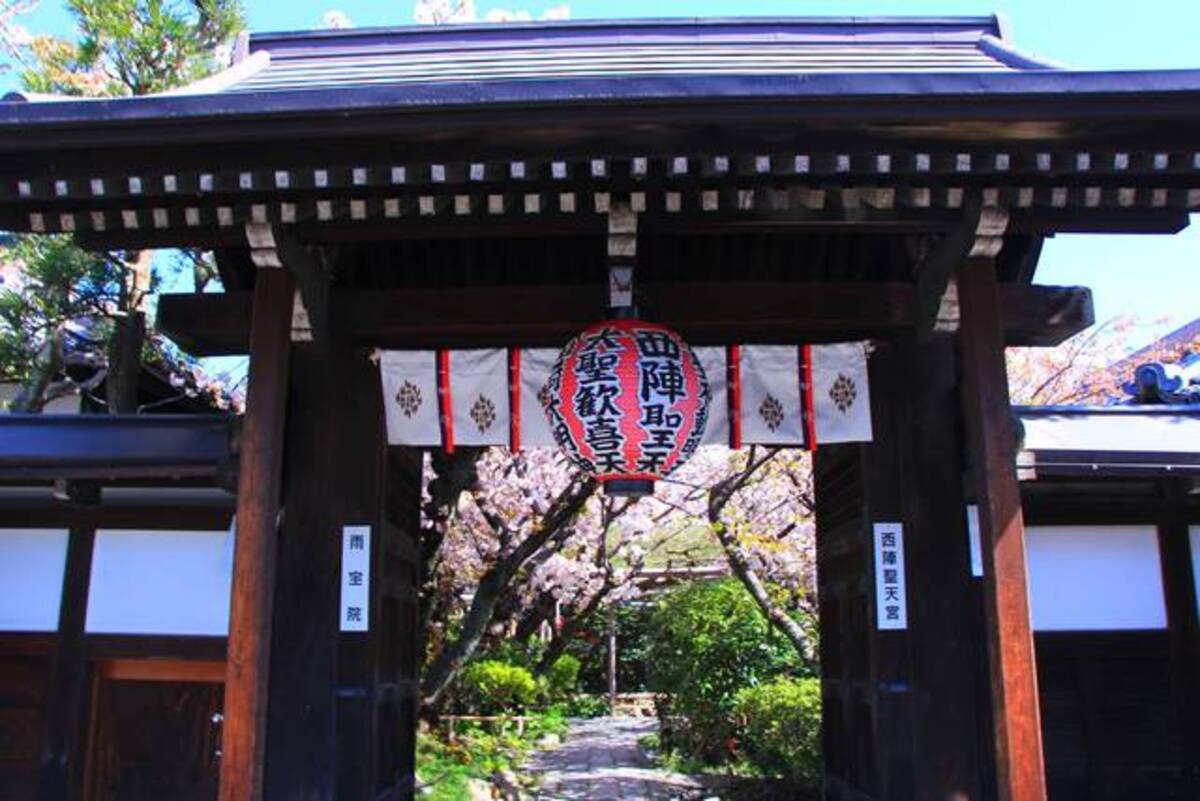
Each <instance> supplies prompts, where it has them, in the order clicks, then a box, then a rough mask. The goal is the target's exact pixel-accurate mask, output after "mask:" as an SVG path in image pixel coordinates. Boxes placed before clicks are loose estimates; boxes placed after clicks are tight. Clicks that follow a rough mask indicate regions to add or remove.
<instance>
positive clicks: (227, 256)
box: [0, 18, 1200, 801]
mask: <svg viewBox="0 0 1200 801" xmlns="http://www.w3.org/2000/svg"><path fill="white" fill-rule="evenodd" d="M6 100H7V101H8V102H5V103H3V104H0V153H2V154H3V159H0V228H3V229H7V230H11V231H27V232H37V233H56V232H64V233H71V234H73V235H74V236H75V237H76V239H77V240H78V241H80V242H82V243H83V244H85V245H87V246H91V247H95V248H126V249H140V248H163V247H199V248H209V249H213V250H214V251H215V252H216V254H217V258H218V265H219V268H220V272H221V278H222V281H223V284H224V288H225V292H224V293H223V294H203V295H177V296H176V295H168V296H165V297H163V298H162V299H161V301H160V303H159V307H158V327H159V328H160V329H161V330H162V331H164V332H166V333H167V334H168V335H169V336H171V337H172V338H174V340H175V341H176V342H177V343H178V344H179V345H180V346H181V347H183V348H184V349H185V350H187V351H189V352H191V353H193V354H195V355H219V354H245V353H248V354H249V356H250V368H249V369H250V378H249V397H248V408H247V412H246V415H245V419H244V425H243V426H242V429H241V433H240V439H239V443H238V444H239V453H240V470H239V477H238V492H237V504H236V511H237V542H236V557H235V567H234V578H233V589H232V610H231V618H230V626H229V636H228V647H227V661H226V665H227V667H226V673H225V699H224V732H223V757H222V762H221V771H220V799H221V801H258V800H259V799H261V798H266V799H268V800H269V801H284V800H285V799H288V800H290V799H301V798H303V799H310V798H322V799H335V798H336V799H339V801H353V800H354V799H364V800H365V799H386V798H402V797H408V796H409V795H411V793H412V761H411V760H412V743H413V739H412V738H413V735H414V731H415V705H416V684H415V681H414V678H415V675H414V670H415V665H416V653H415V651H414V642H415V636H414V635H415V626H416V617H415V608H416V607H415V602H416V596H415V587H416V564H417V547H418V545H417V543H416V542H415V539H414V538H415V531H416V528H417V514H418V511H417V510H418V504H419V497H420V496H419V484H420V468H419V460H418V459H417V458H416V455H415V453H414V452H404V451H391V452H389V450H388V449H387V446H386V437H385V435H384V431H383V419H384V418H383V412H382V406H381V403H382V401H381V398H380V392H379V379H378V373H377V370H376V368H375V367H374V366H373V365H372V363H371V361H370V355H371V352H372V350H373V349H375V348H379V347H384V348H431V347H439V348H449V347H473V346H479V347H484V346H500V345H505V346H509V345H521V346H553V345H558V344H561V343H563V342H564V341H565V340H566V339H567V338H568V337H569V335H571V334H572V333H574V332H575V331H577V330H578V329H580V328H581V327H583V326H584V325H586V324H587V323H589V322H591V321H593V320H594V319H595V318H597V317H598V316H599V315H600V314H602V309H603V305H604V298H605V297H606V291H607V286H606V284H607V273H606V269H605V268H606V264H607V260H608V258H609V256H610V253H609V240H608V220H609V211H610V210H611V209H613V208H615V207H617V206H618V205H621V206H623V205H624V204H628V205H629V207H630V208H632V209H633V210H634V211H635V212H637V233H636V248H628V247H625V248H618V249H617V250H618V251H620V252H618V253H616V254H611V255H618V256H621V257H624V258H633V259H634V260H635V261H636V264H637V282H638V283H637V285H638V301H639V305H640V306H641V307H642V308H643V310H644V311H645V313H646V314H647V315H648V316H649V317H650V318H651V319H654V320H656V321H658V322H661V323H664V324H667V325H669V326H672V327H673V328H675V329H676V330H678V331H679V332H680V333H681V334H683V336H684V337H686V338H687V339H688V340H689V341H691V342H693V343H696V344H723V343H729V342H735V341H736V342H748V343H756V342H758V343H790V342H823V341H842V340H850V339H870V340H872V341H874V342H875V343H876V351H875V355H874V357H873V359H872V366H871V370H872V398H873V403H874V406H875V410H874V414H875V441H874V443H872V444H870V445H862V446H858V445H855V446H836V447H830V448H824V449H821V450H820V451H819V452H818V454H817V456H816V489H817V503H818V515H817V516H818V548H819V565H818V567H819V574H820V587H821V629H822V639H823V652H824V655H825V662H824V665H823V670H824V687H825V729H826V761H827V782H826V785H827V797H828V798H830V799H863V800H864V801H865V800H866V799H880V800H882V799H908V798H921V799H950V798H954V799H978V798H992V797H995V798H998V799H1001V801H1040V799H1044V798H1045V797H1046V790H1045V780H1044V770H1043V757H1042V743H1041V729H1040V725H1039V709H1038V700H1037V677H1036V670H1035V664H1034V652H1033V639H1032V636H1031V631H1030V618H1029V609H1028V601H1027V592H1026V565H1025V554H1024V549H1023V545H1022V517H1021V507H1020V496H1019V492H1018V485H1017V479H1016V474H1015V470H1014V447H1015V439H1014V436H1015V435H1014V430H1013V423H1012V418H1011V412H1010V409H1009V405H1008V395H1007V386H1006V377H1005V371H1004V360H1003V356H1004V347H1005V346H1006V345H1052V344H1055V343H1057V342H1059V341H1061V340H1063V339H1064V338H1066V337H1067V336H1069V335H1071V334H1073V333H1075V332H1078V331H1080V330H1082V329H1083V328H1085V327H1087V326H1088V325H1089V324H1091V322H1092V310H1091V300H1090V295H1089V293H1088V291H1087V290H1086V289H1084V288H1077V287H1047V286H1039V285H1036V284H1033V283H1032V279H1033V276H1034V272H1035V268H1036V266H1037V261H1038V255H1039V250H1040V247H1041V243H1042V241H1043V239H1044V238H1045V237H1048V236H1053V235H1055V234H1059V233H1070V232H1091V233H1146V234H1169V233H1174V232H1176V231H1178V230H1180V229H1181V228H1182V227H1184V226H1185V225H1186V224H1187V214H1188V211H1189V210H1190V209H1194V208H1196V207H1198V206H1200V72H1122V73H1106V72H1078V71H1072V70H1066V69H1058V68H1055V67H1053V66H1052V65H1049V64H1045V63H1042V62H1039V61H1037V60H1035V59H1032V58H1030V57H1028V56H1025V55H1023V54H1021V53H1020V52H1018V51H1017V50H1015V49H1014V48H1013V46H1012V43H1011V42H1010V41H1009V39H1008V38H1007V37H1006V35H1005V31H1004V30H1003V29H1002V27H1001V26H1000V25H999V24H998V22H997V21H996V20H994V19H991V18H983V19H974V18H966V19H963V18H955V19H875V20H872V19H860V18H856V19H771V20H714V21H661V22H600V21H581V22H571V23H563V24H534V25H513V26H504V27H493V26H461V27H446V28H438V29H431V28H405V29H389V30H330V31H318V32H306V33H295V34H278V35H256V36H251V37H249V39H248V41H247V40H244V41H243V42H242V43H241V46H240V47H239V48H238V51H237V52H236V54H235V63H234V64H233V66H231V68H230V69H229V70H228V71H227V72H225V73H222V74H220V75H218V76H216V77H214V78H211V79H208V80H206V81H202V82H201V83H200V84H197V85H195V86H193V87H189V88H188V89H186V90H183V91H179V92H174V93H170V94H166V95H159V96H149V97H139V98H119V99H111V100H89V101H67V100H63V99H61V98H46V97H37V96H28V97H25V96H20V95H12V96H10V97H8V98H6ZM628 244H629V242H628V241H626V242H625V245H626V246H627V245H628ZM1129 269H1130V270H1131V271H1134V270H1137V271H1142V272H1144V273H1145V277H1144V278H1141V277H1139V278H1138V280H1146V281H1153V280H1154V265H1153V264H1144V265H1129ZM967 502H974V503H976V504H977V505H978V507H979V510H980V529H981V534H982V542H983V566H984V590H983V592H982V594H981V596H980V595H979V594H977V593H973V592H972V590H971V589H970V588H971V585H970V582H969V554H968V544H967V543H968V540H967V536H966V533H965V526H966V522H965V519H964V514H963V509H964V505H965V504H966V503H967ZM884 521H888V522H900V523H902V524H903V526H904V530H905V533H906V538H905V548H906V554H905V556H906V558H905V562H906V564H907V570H908V583H909V588H910V598H909V620H908V627H907V629H905V630H896V631H882V630H879V629H878V628H877V626H876V621H875V619H874V611H873V610H874V601H873V583H872V582H871V580H870V577H871V571H872V562H871V535H870V531H871V525H872V524H873V523H877V522H884ZM350 524H365V525H369V526H371V527H372V530H373V531H374V532H376V535H375V536H374V537H373V538H372V540H371V542H372V547H373V551H374V552H373V553H372V557H371V558H372V562H373V574H374V576H375V580H374V581H373V582H372V584H371V587H372V598H371V605H372V607H371V610H372V611H371V620H372V625H371V628H370V631H368V632H349V633H345V632H341V631H339V627H338V622H337V611H336V610H337V602H338V586H339V584H338V581H339V577H338V566H339V559H340V553H341V551H340V547H341V546H340V542H341V539H340V533H341V531H342V528H343V526H346V525H350ZM68 739H69V738H68ZM43 758H44V760H46V759H48V762H46V764H47V765H48V770H50V771H51V772H54V771H55V770H58V771H60V772H62V771H66V770H67V767H64V766H69V765H70V764H71V762H72V760H78V759H79V755H78V754H72V753H70V746H69V743H68V744H63V743H60V744H59V746H58V751H55V752H54V753H50V754H49V757H47V755H46V754H44V755H43ZM60 784H61V785H62V786H65V785H66V784H67V783H66V782H62V783H60ZM43 797H44V798H50V797H55V798H66V797H70V792H69V791H68V790H61V794H58V795H53V794H52V795H43Z"/></svg>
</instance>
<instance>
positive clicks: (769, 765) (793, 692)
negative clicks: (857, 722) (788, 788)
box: [734, 676, 822, 788]
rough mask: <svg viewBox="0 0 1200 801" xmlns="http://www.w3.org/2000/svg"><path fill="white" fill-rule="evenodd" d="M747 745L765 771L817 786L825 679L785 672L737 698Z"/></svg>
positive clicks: (755, 760) (738, 694)
mask: <svg viewBox="0 0 1200 801" xmlns="http://www.w3.org/2000/svg"><path fill="white" fill-rule="evenodd" d="M734 703H735V707H736V710H737V715H738V718H739V722H740V723H741V727H742V732H741V733H742V748H743V749H744V750H745V752H746V755H747V756H748V757H749V758H750V760H751V761H752V762H753V763H754V764H755V765H756V766H757V767H758V768H759V769H760V770H762V771H763V772H764V773H769V774H777V775H782V776H784V777H786V778H787V779H789V780H790V781H791V782H793V783H794V784H796V785H800V786H804V787H809V788H814V787H817V786H819V784H820V781H821V771H822V766H821V682H820V681H819V680H818V679H812V678H807V679H793V678H789V677H787V676H781V677H779V678H777V679H774V680H773V681H770V682H767V683H766V684H760V685H758V686H757V687H746V688H745V689H743V690H741V691H739V692H738V693H737V695H736V696H735V698H734Z"/></svg>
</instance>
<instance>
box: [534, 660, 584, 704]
mask: <svg viewBox="0 0 1200 801" xmlns="http://www.w3.org/2000/svg"><path fill="white" fill-rule="evenodd" d="M579 666H580V663H579V660H578V659H576V658H575V657H573V656H571V655H570V654H563V655H562V656H560V657H559V658H558V659H555V660H554V663H553V664H551V665H550V668H549V669H548V670H547V671H546V674H545V675H544V676H543V677H542V679H543V681H544V682H545V688H546V700H548V701H550V702H551V703H554V702H557V701H561V700H564V699H565V698H567V697H568V696H569V695H570V694H571V693H573V692H575V687H576V685H577V684H578V683H579Z"/></svg>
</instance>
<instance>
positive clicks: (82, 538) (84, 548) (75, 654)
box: [38, 488, 100, 801]
mask: <svg viewBox="0 0 1200 801" xmlns="http://www.w3.org/2000/svg"><path fill="white" fill-rule="evenodd" d="M99 495H100V493H99V489H97V488H89V489H88V496H89V497H88V500H91V501H93V502H94V501H98V500H99ZM95 540H96V531H95V529H94V528H92V527H91V526H83V527H77V528H72V529H71V532H70V540H69V543H68V545H67V564H66V569H65V570H64V571H63V586H62V602H61V605H60V607H59V612H58V636H57V637H55V641H54V654H53V656H52V660H53V661H52V663H51V664H52V667H51V670H50V684H49V690H48V692H47V693H46V730H45V734H44V740H43V746H42V760H41V775H40V777H39V780H38V798H39V799H41V801H66V799H69V798H77V797H79V793H78V790H77V788H78V787H79V784H80V779H81V775H82V774H81V770H82V765H83V750H84V748H85V743H84V738H83V736H82V731H83V728H84V725H85V722H84V709H85V708H86V706H87V695H88V693H87V678H88V677H87V672H88V671H87V664H86V662H85V660H84V652H83V638H84V625H85V623H86V621H87V603H88V589H89V583H90V579H91V574H92V553H93V548H94V544H95Z"/></svg>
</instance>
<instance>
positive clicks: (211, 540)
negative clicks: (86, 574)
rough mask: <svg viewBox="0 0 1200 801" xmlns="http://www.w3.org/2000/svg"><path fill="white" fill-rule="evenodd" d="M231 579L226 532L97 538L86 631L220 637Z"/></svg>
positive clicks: (123, 533)
mask: <svg viewBox="0 0 1200 801" xmlns="http://www.w3.org/2000/svg"><path fill="white" fill-rule="evenodd" d="M232 575H233V536H232V534H230V533H229V532H227V531H128V530H100V531H97V532H96V550H95V554H94V556H93V557H92V583H91V589H90V594H89V597H88V613H87V631H89V632H92V633H97V634H190V635H224V634H226V632H227V631H228V628H229V588H230V581H231V578H232Z"/></svg>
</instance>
